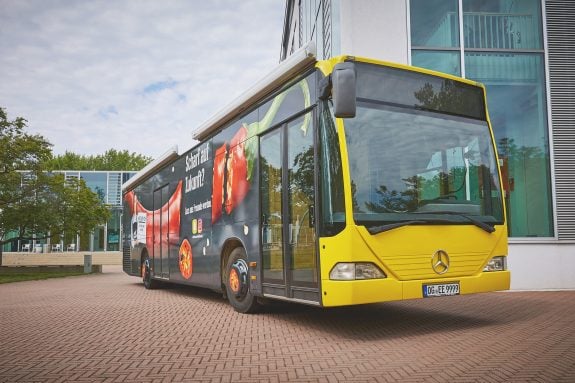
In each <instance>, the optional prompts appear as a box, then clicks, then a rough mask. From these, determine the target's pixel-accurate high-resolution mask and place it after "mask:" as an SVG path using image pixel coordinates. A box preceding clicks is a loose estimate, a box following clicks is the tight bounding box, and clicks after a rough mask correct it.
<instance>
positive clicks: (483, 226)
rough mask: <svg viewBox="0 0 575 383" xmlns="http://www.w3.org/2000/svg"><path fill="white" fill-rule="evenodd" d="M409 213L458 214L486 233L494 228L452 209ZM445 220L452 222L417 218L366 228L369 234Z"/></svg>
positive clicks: (440, 220)
mask: <svg viewBox="0 0 575 383" xmlns="http://www.w3.org/2000/svg"><path fill="white" fill-rule="evenodd" d="M410 214H449V215H457V216H460V217H463V218H465V219H467V220H468V221H469V222H471V223H473V224H474V225H475V226H477V227H479V228H480V229H483V230H485V231H486V232H488V233H493V232H494V231H495V228H494V227H493V226H491V225H489V224H487V223H485V222H482V221H480V220H478V219H475V218H473V217H470V216H468V215H465V214H461V213H456V212H454V211H434V212H411V213H410ZM445 222H452V221H449V220H446V219H418V220H411V221H403V222H394V223H389V224H387V225H381V226H374V227H370V228H368V229H367V231H369V233H370V234H372V235H374V234H378V233H383V232H384V231H388V230H393V229H397V228H400V227H403V226H408V225H417V224H424V223H445ZM452 223H453V222H452Z"/></svg>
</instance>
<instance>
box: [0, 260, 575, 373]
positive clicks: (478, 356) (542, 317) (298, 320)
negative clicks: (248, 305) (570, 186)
mask: <svg viewBox="0 0 575 383" xmlns="http://www.w3.org/2000/svg"><path fill="white" fill-rule="evenodd" d="M0 342H1V346H0V381H1V382H19V381H25V382H58V381H79V382H91V381H103V382H108V381H109V382H152V381H154V382H156V381H158V382H159V381H163V382H172V381H174V382H178V381H205V382H228V381H242V382H268V381H269V382H278V381H300V382H314V381H320V382H322V381H324V382H335V381H345V382H365V381H391V382H393V381H401V382H419V381H429V382H509V381H513V382H528V381H532V382H575V292H574V291H570V292H511V293H492V294H483V295H475V296H467V297H450V298H434V299H429V300H419V301H410V302H400V303H388V304H377V305H368V306H361V307H351V308H339V309H331V310H321V309H316V308H312V307H306V306H299V305H288V304H277V305H273V306H272V307H270V308H268V310H267V312H265V313H263V314H257V315H242V314H237V313H236V312H234V311H233V310H232V308H231V307H230V306H229V305H228V304H227V303H226V302H225V301H224V300H222V299H221V297H220V296H219V295H217V294H215V293H212V292H210V291H205V290H201V289H192V288H180V287H179V288H171V289H162V290H155V291H145V290H144V288H143V287H142V285H141V283H140V281H139V280H138V279H136V278H134V277H129V276H126V275H124V274H123V273H122V272H121V271H120V269H119V267H118V266H108V267H105V268H104V274H100V275H90V276H80V277H69V278H65V279H52V280H45V281H32V282H19V283H13V284H5V285H0Z"/></svg>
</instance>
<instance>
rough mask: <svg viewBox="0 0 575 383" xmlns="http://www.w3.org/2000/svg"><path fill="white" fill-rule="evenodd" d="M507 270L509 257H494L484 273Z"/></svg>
mask: <svg viewBox="0 0 575 383" xmlns="http://www.w3.org/2000/svg"><path fill="white" fill-rule="evenodd" d="M504 270H507V257H501V256H500V257H493V258H491V259H490V260H489V262H487V265H486V266H485V268H484V269H483V271H504Z"/></svg>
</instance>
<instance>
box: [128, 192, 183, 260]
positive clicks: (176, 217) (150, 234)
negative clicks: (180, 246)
mask: <svg viewBox="0 0 575 383" xmlns="http://www.w3.org/2000/svg"><path fill="white" fill-rule="evenodd" d="M124 199H125V201H126V203H127V204H128V205H129V206H130V210H131V212H132V214H137V213H146V246H147V248H148V250H151V249H154V251H159V248H158V246H159V245H160V244H162V245H164V246H167V245H168V236H169V238H170V242H172V243H177V242H179V237H180V206H181V203H182V181H180V182H178V186H177V187H176V190H175V191H174V194H172V196H171V197H170V199H169V200H168V202H166V203H165V204H164V206H162V207H161V208H160V209H157V210H148V209H146V208H145V207H144V206H143V205H142V204H141V203H140V201H138V197H137V196H136V195H135V193H134V191H133V190H132V191H130V192H128V193H127V194H126V196H125V197H124ZM160 223H161V228H162V230H161V231H162V234H163V235H162V236H161V238H160ZM154 237H155V238H156V241H155V242H156V243H154ZM154 244H155V245H156V248H154Z"/></svg>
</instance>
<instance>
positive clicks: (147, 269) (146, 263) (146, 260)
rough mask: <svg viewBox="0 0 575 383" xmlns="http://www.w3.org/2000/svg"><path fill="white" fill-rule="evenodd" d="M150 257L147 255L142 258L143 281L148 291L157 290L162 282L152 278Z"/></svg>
mask: <svg viewBox="0 0 575 383" xmlns="http://www.w3.org/2000/svg"><path fill="white" fill-rule="evenodd" d="M150 263H151V261H150V257H149V256H148V254H145V255H144V256H143V257H142V281H143V282H144V287H145V288H146V289H148V290H153V289H157V288H158V286H159V284H160V282H158V281H156V280H155V279H153V278H152V268H151V265H150Z"/></svg>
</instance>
